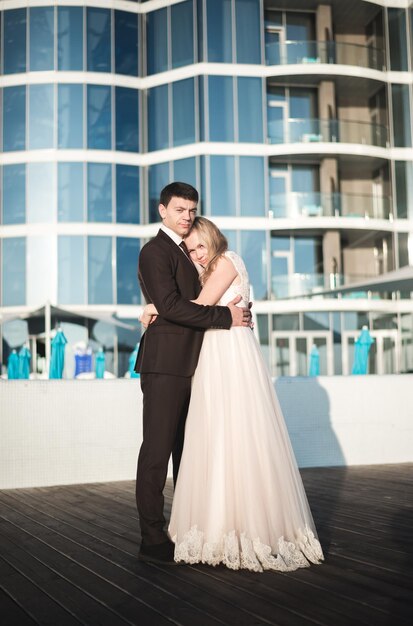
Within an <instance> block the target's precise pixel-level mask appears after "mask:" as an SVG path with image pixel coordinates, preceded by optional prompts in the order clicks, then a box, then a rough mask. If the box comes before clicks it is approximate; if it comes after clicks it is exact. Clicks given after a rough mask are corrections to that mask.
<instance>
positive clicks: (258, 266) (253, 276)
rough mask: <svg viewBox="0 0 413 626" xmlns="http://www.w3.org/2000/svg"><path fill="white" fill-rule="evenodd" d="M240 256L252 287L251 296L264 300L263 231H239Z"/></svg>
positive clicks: (265, 273) (265, 293)
mask: <svg viewBox="0 0 413 626" xmlns="http://www.w3.org/2000/svg"><path fill="white" fill-rule="evenodd" d="M241 256H242V258H243V259H244V262H245V265H246V268H247V271H248V275H249V279H250V283H251V285H252V288H253V294H251V296H253V297H254V298H255V299H256V300H265V299H266V298H267V260H266V259H267V246H266V241H265V232H264V231H261V230H250V231H241Z"/></svg>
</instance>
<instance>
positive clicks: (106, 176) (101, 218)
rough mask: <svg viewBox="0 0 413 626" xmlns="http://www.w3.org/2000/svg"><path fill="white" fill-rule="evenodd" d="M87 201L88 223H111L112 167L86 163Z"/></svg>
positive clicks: (104, 164)
mask: <svg viewBox="0 0 413 626" xmlns="http://www.w3.org/2000/svg"><path fill="white" fill-rule="evenodd" d="M87 201H88V211H87V214H88V220H89V222H111V221H112V166H111V164H110V163H88V166H87Z"/></svg>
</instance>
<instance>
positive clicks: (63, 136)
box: [57, 84, 83, 148]
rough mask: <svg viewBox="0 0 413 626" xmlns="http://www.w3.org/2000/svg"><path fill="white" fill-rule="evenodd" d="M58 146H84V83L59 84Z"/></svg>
mask: <svg viewBox="0 0 413 626" xmlns="http://www.w3.org/2000/svg"><path fill="white" fill-rule="evenodd" d="M57 98H58V123H57V133H58V138H57V146H58V148H83V85H71V84H67V85H66V84H60V85H58V92H57Z"/></svg>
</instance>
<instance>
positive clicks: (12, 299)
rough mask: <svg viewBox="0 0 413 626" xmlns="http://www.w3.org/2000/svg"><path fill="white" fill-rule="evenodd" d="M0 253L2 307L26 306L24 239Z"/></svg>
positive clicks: (8, 241) (10, 240) (13, 240)
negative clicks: (0, 258)
mask: <svg viewBox="0 0 413 626" xmlns="http://www.w3.org/2000/svg"><path fill="white" fill-rule="evenodd" d="M6 13H7V11H6ZM2 252H3V255H2V263H1V270H2V276H1V278H2V281H1V283H2V287H3V288H2V305H3V306H19V305H24V304H26V238H25V237H7V238H6V239H3V242H2Z"/></svg>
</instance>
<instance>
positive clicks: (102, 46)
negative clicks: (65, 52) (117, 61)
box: [86, 9, 111, 72]
mask: <svg viewBox="0 0 413 626" xmlns="http://www.w3.org/2000/svg"><path fill="white" fill-rule="evenodd" d="M86 11H87V69H88V71H89V72H110V71H111V63H110V57H111V42H110V10H109V9H86Z"/></svg>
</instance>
